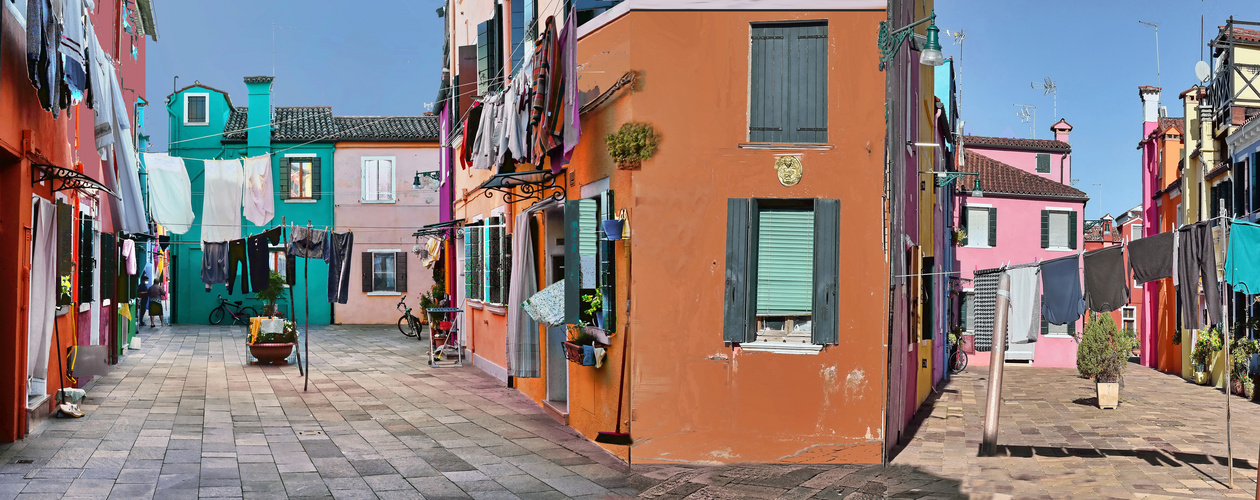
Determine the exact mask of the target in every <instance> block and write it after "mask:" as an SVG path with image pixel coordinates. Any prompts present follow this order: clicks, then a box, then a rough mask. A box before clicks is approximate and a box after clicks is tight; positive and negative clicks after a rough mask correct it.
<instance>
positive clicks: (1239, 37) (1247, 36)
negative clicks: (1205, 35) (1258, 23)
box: [1208, 26, 1260, 47]
mask: <svg viewBox="0 0 1260 500" xmlns="http://www.w3.org/2000/svg"><path fill="white" fill-rule="evenodd" d="M1216 28H1217V30H1218V31H1217V33H1216V38H1213V39H1212V41H1211V42H1208V45H1211V46H1212V47H1216V46H1218V45H1220V44H1223V43H1225V38H1226V37H1227V36H1228V37H1229V38H1231V39H1233V41H1235V42H1252V43H1260V31H1257V30H1249V29H1246V28H1239V27H1237V26H1233V31H1229V27H1227V26H1217V27H1216ZM1231 33H1232V36H1230V35H1231Z"/></svg>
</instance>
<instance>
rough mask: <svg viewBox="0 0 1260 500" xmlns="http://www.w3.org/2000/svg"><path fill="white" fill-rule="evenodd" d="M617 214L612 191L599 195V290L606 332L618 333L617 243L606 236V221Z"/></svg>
mask: <svg viewBox="0 0 1260 500" xmlns="http://www.w3.org/2000/svg"><path fill="white" fill-rule="evenodd" d="M614 213H616V212H615V210H614V205H613V192H612V190H611V189H610V190H608V191H604V192H603V193H601V194H600V195H599V232H598V233H597V234H598V235H599V274H598V276H599V289H600V292H601V293H603V295H604V301H603V311H602V312H601V314H603V315H604V330H605V331H608V332H615V331H617V260H616V250H617V242H615V241H612V240H609V239H608V235H607V234H604V221H606V220H612V219H613V214H614Z"/></svg>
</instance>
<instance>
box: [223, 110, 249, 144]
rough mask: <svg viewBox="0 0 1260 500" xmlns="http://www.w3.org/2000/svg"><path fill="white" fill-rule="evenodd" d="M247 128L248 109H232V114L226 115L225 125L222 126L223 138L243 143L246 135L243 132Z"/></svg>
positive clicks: (245, 132)
mask: <svg viewBox="0 0 1260 500" xmlns="http://www.w3.org/2000/svg"><path fill="white" fill-rule="evenodd" d="M247 126H249V108H232V113H231V114H229V115H228V120H227V125H224V126H223V130H224V132H223V138H224V139H239V140H242V141H243V140H245V138H246V137H247V134H248V132H247V131H246V130H245V127H247Z"/></svg>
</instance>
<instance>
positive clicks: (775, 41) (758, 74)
mask: <svg viewBox="0 0 1260 500" xmlns="http://www.w3.org/2000/svg"><path fill="white" fill-rule="evenodd" d="M786 31H787V28H783V27H781V25H776V24H765V25H756V24H754V25H753V26H752V28H751V30H750V32H751V33H750V34H751V40H750V45H751V46H750V51H751V55H750V66H749V71H750V72H751V73H752V74H751V75H749V76H750V79H749V85H750V86H751V87H750V89H749V92H750V93H749V102H748V106H749V110H748V140H749V141H752V142H788V141H789V137H790V135H789V129H790V124H789V121H788V91H787V89H788V85H789V84H790V81H791V74H790V73H789V72H788V68H787V65H788V64H790V61H791V58H790V57H789V54H788V50H789V43H788V39H787V33H786Z"/></svg>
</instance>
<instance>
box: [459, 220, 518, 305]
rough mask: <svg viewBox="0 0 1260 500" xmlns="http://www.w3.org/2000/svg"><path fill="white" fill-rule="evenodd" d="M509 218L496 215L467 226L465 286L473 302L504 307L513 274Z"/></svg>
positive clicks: (465, 230) (465, 239)
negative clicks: (507, 223) (507, 224)
mask: <svg viewBox="0 0 1260 500" xmlns="http://www.w3.org/2000/svg"><path fill="white" fill-rule="evenodd" d="M506 221H507V219H506V218H505V217H503V216H494V217H491V218H489V219H487V220H483V221H477V222H475V223H472V224H469V225H467V226H465V227H464V233H465V234H464V245H465V247H464V255H465V257H464V265H465V268H464V276H465V278H464V285H465V292H466V293H467V295H468V298H469V299H471V300H479V301H482V302H485V303H488V304H493V305H503V304H505V303H506V302H507V297H508V285H509V284H510V283H509V280H510V278H511V276H510V275H511V272H512V251H511V247H512V238H511V236H510V235H509V234H507V227H506V224H505V223H506Z"/></svg>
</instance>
